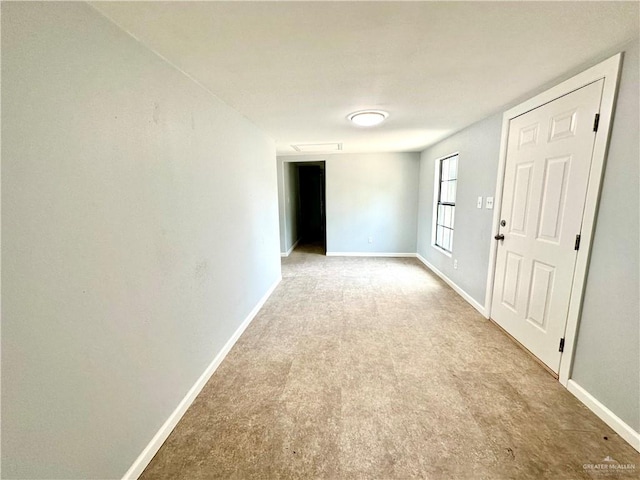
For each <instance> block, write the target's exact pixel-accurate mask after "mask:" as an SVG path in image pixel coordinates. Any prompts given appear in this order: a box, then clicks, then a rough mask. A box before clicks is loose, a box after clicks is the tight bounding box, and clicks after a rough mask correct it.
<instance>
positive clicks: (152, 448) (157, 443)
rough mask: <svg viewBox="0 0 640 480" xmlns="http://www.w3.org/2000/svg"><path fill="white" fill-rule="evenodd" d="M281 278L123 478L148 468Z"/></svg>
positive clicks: (129, 479)
mask: <svg viewBox="0 0 640 480" xmlns="http://www.w3.org/2000/svg"><path fill="white" fill-rule="evenodd" d="M281 280H282V277H280V278H278V280H276V281H275V282H274V284H273V285H271V287H270V288H269V290H267V293H265V294H264V296H263V297H262V298H261V299H260V301H259V302H258V303H257V304H256V306H255V307H253V310H251V312H249V315H247V317H246V318H245V319H244V321H243V322H242V323H241V324H240V326H239V327H238V329H237V330H236V331H235V332H234V333H233V335H232V336H231V338H230V339H229V340H228V341H227V343H225V345H224V347H222V350H220V352H218V354H217V355H216V356H215V358H214V359H213V361H212V362H211V363H210V364H209V366H208V367H207V369H206V370H205V371H204V372H203V373H202V375H200V378H198V380H197V381H196V383H195V384H194V385H193V386H192V387H191V389H190V390H189V391H188V392H187V394H186V395H185V396H184V398H183V399H182V401H181V402H180V403H179V404H178V406H177V407H176V409H175V410H174V411H173V412H172V413H171V415H169V418H167V420H166V421H165V422H164V424H163V425H162V427H160V430H158V432H157V433H156V434H155V435H154V436H153V438H152V439H151V441H150V442H149V444H148V445H147V446H146V447H145V448H144V450H142V453H141V454H140V455H139V456H138V458H137V459H136V460H135V461H134V462H133V465H131V467H130V468H129V470H127V473H125V474H124V476H123V477H122V478H123V480H133V479H137V478H138V477H139V476H140V475H141V474H142V472H143V471H144V469H145V468H147V465H149V462H150V461H151V459H152V458H153V457H154V455H155V454H156V453H157V452H158V450H159V449H160V447H161V446H162V444H163V443H164V441H165V440H166V439H167V437H168V436H169V434H170V433H171V431H172V430H173V429H174V428H175V426H176V425H177V424H178V422H179V421H180V419H181V418H182V416H183V415H184V414H185V413H186V411H187V409H188V408H189V407H190V406H191V404H192V403H193V401H194V400H195V399H196V397H197V396H198V394H199V393H200V391H201V390H202V389H203V388H204V386H205V385H206V383H207V382H208V381H209V379H210V378H211V375H213V373H214V372H215V371H216V369H217V368H218V367H219V366H220V364H221V363H222V361H223V360H224V357H226V356H227V354H228V353H229V351H230V350H231V348H233V345H234V344H235V343H236V342H237V341H238V339H239V338H240V335H242V333H243V332H244V331H245V330H246V328H247V327H248V326H249V324H250V323H251V321H252V320H253V319H254V318H255V316H256V315H257V314H258V312H259V311H260V309H261V308H262V306H263V305H264V304H265V302H266V301H267V299H268V298H269V297H270V296H271V294H272V293H273V291H274V290H275V289H276V287H277V286H278V284H279V283H280V281H281Z"/></svg>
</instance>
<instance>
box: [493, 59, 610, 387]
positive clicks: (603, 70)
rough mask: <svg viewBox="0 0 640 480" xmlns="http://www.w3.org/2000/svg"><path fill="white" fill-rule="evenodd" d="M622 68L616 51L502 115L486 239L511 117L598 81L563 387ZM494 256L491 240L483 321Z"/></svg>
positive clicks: (496, 216) (497, 208)
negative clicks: (595, 127)
mask: <svg viewBox="0 0 640 480" xmlns="http://www.w3.org/2000/svg"><path fill="white" fill-rule="evenodd" d="M621 64H622V53H618V54H616V55H614V56H612V57H610V58H608V59H607V60H604V61H603V62H600V63H598V64H597V65H594V66H593V67H591V68H589V69H587V70H585V71H584V72H582V73H579V74H577V75H575V76H573V77H571V78H570V79H568V80H565V81H564V82H562V83H560V84H558V85H556V86H555V87H552V88H550V89H548V90H546V91H544V92H542V93H540V94H538V95H536V96H534V97H533V98H530V99H529V100H526V101H525V102H523V103H521V104H519V105H517V106H515V107H513V108H511V109H509V110H507V111H506V112H505V113H504V114H503V117H502V134H501V139H500V158H499V161H498V177H497V181H496V191H495V194H494V196H495V202H494V211H493V226H492V231H491V238H493V237H494V236H495V235H497V234H498V232H499V228H500V225H499V222H500V213H501V210H502V198H503V195H502V194H503V188H504V173H505V168H506V160H507V140H508V135H509V126H510V122H511V120H512V119H514V118H516V117H519V116H520V115H524V114H525V113H527V112H530V111H531V110H534V109H536V108H538V107H541V106H542V105H545V104H547V103H550V102H552V101H554V100H556V99H558V98H560V97H562V96H564V95H567V94H569V93H571V92H573V91H575V90H578V89H580V88H582V87H584V86H586V85H589V84H590V83H593V82H596V81H598V80H601V79H604V85H603V89H602V98H601V101H600V121H599V124H598V131H597V133H596V136H595V141H594V145H593V153H592V157H591V170H590V173H589V180H588V185H587V195H586V198H585V204H584V213H583V215H582V230H581V232H580V235H581V237H580V249H579V250H578V255H577V258H576V264H575V269H574V272H573V285H572V287H571V294H570V297H569V311H568V313H567V322H566V327H565V336H564V338H565V342H564V352H563V354H562V356H561V358H560V369H559V372H558V377H559V381H560V383H561V384H562V385H564V386H565V387H566V386H567V385H568V383H569V379H570V378H571V369H572V367H573V357H574V352H575V342H576V338H577V333H578V324H579V322H580V315H581V311H582V301H583V296H584V288H585V285H586V279H587V270H588V267H589V259H590V256H591V244H592V241H593V235H594V231H595V222H596V217H597V210H598V203H599V199H600V191H601V188H602V179H603V174H604V167H605V163H606V156H607V149H608V147H609V138H610V136H611V127H612V120H613V114H614V110H615V101H616V95H617V91H618V83H619V78H620V67H621ZM497 253H498V242H497V241H493V240H492V241H491V250H490V253H489V271H488V274H487V290H486V294H485V303H484V304H485V310H486V312H487V316H488V318H491V314H492V299H493V287H494V279H495V271H496V259H497Z"/></svg>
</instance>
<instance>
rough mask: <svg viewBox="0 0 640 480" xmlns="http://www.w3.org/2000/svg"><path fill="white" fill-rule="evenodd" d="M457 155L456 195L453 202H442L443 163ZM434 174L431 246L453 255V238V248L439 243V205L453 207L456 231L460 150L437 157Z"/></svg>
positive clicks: (445, 253) (444, 253)
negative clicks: (449, 248) (448, 248)
mask: <svg viewBox="0 0 640 480" xmlns="http://www.w3.org/2000/svg"><path fill="white" fill-rule="evenodd" d="M453 157H456V178H455V179H453V180H454V181H455V182H456V183H455V185H456V190H455V197H454V200H453V202H441V201H440V199H441V195H442V191H441V188H442V182H443V180H442V164H443V161H444V160H447V159H449V158H453ZM434 163H435V165H434V167H435V168H434V175H433V186H434V188H433V220H432V225H431V246H432V247H433V248H434V249H436V250H438V251H439V252H440V253H442V254H443V255H446V256H448V257H451V256H452V255H453V239H452V240H451V250H447V249H446V248H444V247H442V246H441V245H438V243H437V229H438V207H439V206H440V205H444V206H450V207H453V212H454V221H453V222H452V224H451V228H450V230H451V232H454V231H455V228H454V224H455V208H456V198H457V197H458V171H459V168H460V152H453V153H450V154H447V155H444V156H442V157H439V158H437V159H436V161H435V162H434ZM446 181H450V180H446Z"/></svg>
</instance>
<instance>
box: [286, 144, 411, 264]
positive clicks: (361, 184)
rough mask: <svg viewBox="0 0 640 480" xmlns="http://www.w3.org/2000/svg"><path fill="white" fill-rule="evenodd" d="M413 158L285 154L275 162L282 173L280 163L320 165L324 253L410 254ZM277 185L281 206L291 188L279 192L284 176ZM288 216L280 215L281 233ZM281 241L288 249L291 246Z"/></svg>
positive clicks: (406, 154) (382, 154) (391, 154)
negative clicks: (323, 184)
mask: <svg viewBox="0 0 640 480" xmlns="http://www.w3.org/2000/svg"><path fill="white" fill-rule="evenodd" d="M419 158H420V157H419V153H367V154H364V153H363V154H329V155H291V156H281V157H278V163H279V164H280V165H279V168H280V169H283V168H284V167H283V166H282V164H283V163H284V164H285V166H286V163H299V162H318V161H324V162H325V182H326V215H327V252H339V253H354V252H355V253H415V251H416V222H417V213H418V174H419V168H420V165H419ZM279 178H280V177H279ZM281 183H282V186H281V189H280V197H281V202H282V203H283V204H284V198H285V195H289V193H287V188H289V189H290V188H291V187H286V188H285V187H284V186H285V185H286V177H284V176H283V177H282V181H281ZM292 201H293V200H292ZM290 212H293V210H290V211H289V210H287V211H286V214H285V215H283V216H281V218H280V224H281V230H284V229H285V228H289V227H285V225H288V224H289V223H290V222H291V221H292V213H290ZM370 236H371V237H373V243H368V238H369V237H370ZM286 238H287V241H286V242H285V245H288V246H287V249H288V248H290V246H291V245H292V242H291V243H288V242H290V241H291V239H290V236H289V235H287V236H286ZM294 241H295V240H294ZM281 248H282V247H281ZM282 251H286V250H282Z"/></svg>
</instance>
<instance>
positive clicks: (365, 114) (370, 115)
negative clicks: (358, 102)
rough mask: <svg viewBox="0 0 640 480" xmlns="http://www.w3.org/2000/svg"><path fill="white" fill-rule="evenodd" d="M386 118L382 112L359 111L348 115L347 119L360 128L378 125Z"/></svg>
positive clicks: (385, 113) (385, 114)
mask: <svg viewBox="0 0 640 480" xmlns="http://www.w3.org/2000/svg"><path fill="white" fill-rule="evenodd" d="M388 116H389V114H388V113H387V112H385V111H384V110H360V111H358V112H353V113H351V114H349V116H348V117H347V118H348V119H349V120H351V121H352V122H353V123H355V124H356V125H358V126H360V127H373V126H375V125H380V124H381V123H382V122H384V121H385V120H386V119H387V117H388Z"/></svg>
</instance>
